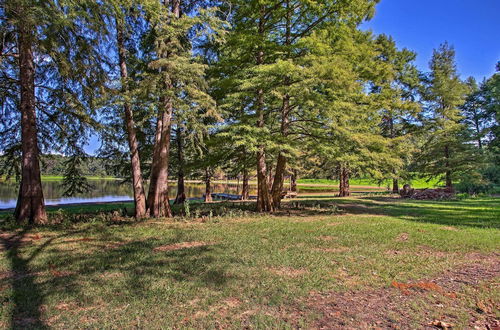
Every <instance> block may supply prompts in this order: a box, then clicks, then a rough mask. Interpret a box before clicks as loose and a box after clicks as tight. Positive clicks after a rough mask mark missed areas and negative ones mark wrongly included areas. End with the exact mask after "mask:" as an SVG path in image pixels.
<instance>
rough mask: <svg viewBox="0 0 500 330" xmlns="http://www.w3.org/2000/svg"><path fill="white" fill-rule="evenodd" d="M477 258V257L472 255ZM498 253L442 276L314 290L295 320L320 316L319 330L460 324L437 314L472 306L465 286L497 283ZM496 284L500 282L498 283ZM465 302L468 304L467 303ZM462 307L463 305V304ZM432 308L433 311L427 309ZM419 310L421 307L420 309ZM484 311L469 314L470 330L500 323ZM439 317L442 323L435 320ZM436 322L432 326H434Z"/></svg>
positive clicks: (499, 265)
mask: <svg viewBox="0 0 500 330" xmlns="http://www.w3.org/2000/svg"><path fill="white" fill-rule="evenodd" d="M471 257H472V258H474V257H475V256H471ZM499 257H500V255H498V254H494V255H489V256H485V255H483V256H482V259H481V261H476V260H474V259H472V260H470V261H473V263H471V264H466V265H462V266H461V267H458V268H456V269H452V270H448V271H445V272H443V273H441V274H440V275H439V276H437V277H435V278H433V279H430V280H422V281H416V282H412V283H400V282H396V281H395V282H393V283H392V285H391V286H390V287H386V288H381V289H371V290H359V291H354V290H352V291H347V292H341V293H339V292H323V293H322V292H313V293H311V295H310V296H309V298H307V300H306V302H305V307H302V308H298V309H297V310H295V312H294V314H293V315H294V317H293V318H292V319H300V316H303V315H306V314H308V313H310V312H311V311H312V312H313V314H318V315H320V317H319V319H317V320H316V322H315V324H313V326H312V328H318V329H339V328H356V329H373V328H379V329H380V328H384V329H387V328H398V329H410V328H414V327H417V328H424V329H425V328H434V329H435V327H436V325H435V324H438V322H442V324H453V323H456V321H457V319H456V317H455V316H453V315H452V314H447V313H446V312H445V311H444V310H443V313H440V312H439V309H440V308H444V305H448V307H452V308H458V307H461V308H466V309H467V308H468V305H467V303H466V302H462V301H460V300H459V299H457V298H456V297H457V296H458V297H460V295H461V294H462V292H463V289H464V286H467V287H473V288H476V287H477V286H478V285H479V284H480V283H481V282H484V281H498V278H499V277H500V262H499V261H500V258H499ZM497 283H498V282H497ZM464 301H466V300H464ZM461 303H463V304H464V305H463V306H460V304H461ZM426 305H429V306H432V307H433V309H431V310H429V308H426V307H425V306H426ZM419 306H420V309H418V308H419ZM481 306H483V308H484V310H486V312H485V311H484V310H482V311H478V310H477V309H476V310H472V309H471V310H469V314H470V320H469V326H470V327H471V328H474V327H477V326H479V328H481V329H493V328H494V327H495V326H498V325H499V320H498V319H496V318H495V315H494V314H493V312H491V313H489V311H490V310H491V309H492V307H491V306H490V305H487V306H485V304H484V303H483V304H482V305H481ZM433 313H437V314H435V315H439V317H440V318H439V319H436V318H435V315H433ZM433 323H434V325H433Z"/></svg>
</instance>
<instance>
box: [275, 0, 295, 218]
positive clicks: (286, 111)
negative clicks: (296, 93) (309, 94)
mask: <svg viewBox="0 0 500 330" xmlns="http://www.w3.org/2000/svg"><path fill="white" fill-rule="evenodd" d="M285 6H286V24H285V42H284V44H285V46H286V47H289V46H290V44H291V33H292V30H291V29H292V19H291V17H292V10H291V8H290V0H286V1H285ZM287 54H288V57H289V56H290V53H289V51H288V49H287ZM289 84H290V79H289V77H285V78H284V85H285V86H288V85H289ZM289 116H290V95H289V94H288V93H287V94H285V96H283V105H282V107H281V127H280V133H281V136H282V138H283V139H286V138H287V136H288V126H289V125H290V118H289ZM286 163H287V159H286V157H285V155H284V154H283V152H282V151H280V153H279V155H278V162H277V163H276V174H275V175H274V182H273V185H272V189H271V195H272V199H273V207H274V209H279V208H280V207H281V195H282V192H283V184H284V182H285V171H286Z"/></svg>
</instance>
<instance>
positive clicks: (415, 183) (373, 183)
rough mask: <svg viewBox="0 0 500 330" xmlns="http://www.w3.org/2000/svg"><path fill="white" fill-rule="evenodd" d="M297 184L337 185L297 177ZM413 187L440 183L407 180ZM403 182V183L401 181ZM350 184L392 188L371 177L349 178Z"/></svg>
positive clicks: (390, 185) (436, 185)
mask: <svg viewBox="0 0 500 330" xmlns="http://www.w3.org/2000/svg"><path fill="white" fill-rule="evenodd" d="M297 182H298V183H299V184H321V185H332V186H338V185H339V181H338V180H328V179H299V180H298V181H297ZM405 183H406V182H405ZM409 183H410V184H411V186H412V187H413V188H417V189H421V188H434V187H438V186H439V185H440V183H439V181H438V180H430V181H429V182H427V179H414V180H411V181H410V182H409ZM401 184H404V183H401ZM350 185H351V186H354V187H356V186H371V187H384V188H386V187H390V188H392V181H389V180H384V181H377V180H373V179H351V180H350Z"/></svg>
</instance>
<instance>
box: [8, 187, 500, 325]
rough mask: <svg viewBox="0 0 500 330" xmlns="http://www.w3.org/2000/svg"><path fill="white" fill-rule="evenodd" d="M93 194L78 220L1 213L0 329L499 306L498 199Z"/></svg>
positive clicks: (473, 318) (410, 320)
mask: <svg viewBox="0 0 500 330" xmlns="http://www.w3.org/2000/svg"><path fill="white" fill-rule="evenodd" d="M82 207H83V206H82ZM106 207H107V209H106V210H107V211H110V210H111V209H113V208H114V209H115V210H117V211H115V212H111V213H108V214H99V215H95V216H90V217H88V218H86V220H87V222H83V223H82V222H80V223H70V222H67V223H64V224H63V225H58V226H52V227H46V228H33V229H28V230H21V229H17V230H16V229H15V228H12V227H9V226H8V225H7V224H4V228H3V229H4V230H3V232H2V233H1V234H0V243H1V245H0V246H2V247H3V248H2V252H1V256H0V301H1V302H2V306H1V309H0V328H7V327H13V328H30V327H32V328H58V329H66V328H126V329H128V328H145V329H158V328H219V327H221V328H238V329H239V328H242V327H250V328H269V327H272V328H292V327H293V328H295V327H300V328H319V327H330V328H341V327H349V328H368V327H378V328H387V327H389V326H398V327H400V328H423V327H426V326H428V324H429V323H431V322H435V321H436V322H438V321H440V322H446V323H452V324H454V325H455V326H456V327H458V328H473V327H474V326H479V327H482V328H485V327H486V325H487V324H489V325H490V326H491V325H494V322H496V320H498V319H499V317H500V313H499V311H498V302H499V301H500V289H499V288H500V286H499V285H500V281H499V279H500V277H499V276H500V266H499V265H500V262H499V261H500V259H499V254H498V251H499V250H500V199H498V198H477V199H466V200H459V201H442V202H422V201H402V200H398V199H391V198H388V197H378V196H372V197H369V196H366V197H358V198H346V199H339V198H335V199H332V198H331V197H328V198H321V197H315V199H314V200H312V199H307V198H303V199H298V200H293V201H288V202H287V203H285V206H284V209H283V210H282V211H280V212H279V213H276V214H274V215H266V216H262V215H256V214H254V213H252V212H251V211H250V209H251V208H252V207H253V205H249V204H244V203H235V204H230V203H214V204H210V205H204V204H193V205H191V207H190V210H189V213H190V215H191V216H192V217H191V218H190V219H177V220H175V221H167V220H147V221H143V222H135V221H131V220H130V219H129V218H123V217H122V216H121V213H123V212H124V211H123V207H124V205H120V204H119V205H107V206H106ZM126 207H127V206H126V205H125V208H126ZM120 210H121V211H120ZM82 211H84V209H78V210H77V209H75V208H71V207H68V208H66V209H65V210H63V211H58V212H56V213H52V215H51V216H53V217H56V216H60V217H63V216H66V217H69V218H71V216H72V215H73V216H76V215H77V213H78V212H82ZM87 211H92V212H97V211H102V210H99V209H87ZM218 214H226V216H218ZM76 220H78V219H76ZM436 324H437V323H436Z"/></svg>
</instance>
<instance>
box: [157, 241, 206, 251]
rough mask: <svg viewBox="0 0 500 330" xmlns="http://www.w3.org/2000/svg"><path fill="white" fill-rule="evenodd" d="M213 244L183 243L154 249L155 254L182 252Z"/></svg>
mask: <svg viewBox="0 0 500 330" xmlns="http://www.w3.org/2000/svg"><path fill="white" fill-rule="evenodd" d="M211 244H213V243H207V242H183V243H176V244H168V245H162V246H158V247H155V248H154V249H153V251H154V252H163V251H175V250H182V249H189V248H195V247H201V246H208V245H211Z"/></svg>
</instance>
